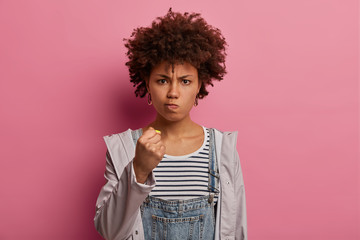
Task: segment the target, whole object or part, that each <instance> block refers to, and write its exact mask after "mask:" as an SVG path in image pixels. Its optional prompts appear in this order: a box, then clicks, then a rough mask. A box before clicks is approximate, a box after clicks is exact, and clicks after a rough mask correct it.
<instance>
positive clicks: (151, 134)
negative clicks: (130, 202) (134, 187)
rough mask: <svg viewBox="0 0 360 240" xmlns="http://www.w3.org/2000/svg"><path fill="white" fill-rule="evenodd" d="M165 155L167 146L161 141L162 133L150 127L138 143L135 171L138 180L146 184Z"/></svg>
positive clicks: (134, 163)
mask: <svg viewBox="0 0 360 240" xmlns="http://www.w3.org/2000/svg"><path fill="white" fill-rule="evenodd" d="M164 154H165V145H164V143H163V142H162V141H161V133H159V132H156V131H155V129H154V128H152V127H149V128H148V129H147V130H146V131H144V132H143V134H142V135H141V136H140V137H139V139H138V141H137V143H136V150H135V158H134V162H133V165H134V171H135V175H136V180H137V182H139V183H145V181H146V179H147V177H148V175H149V174H150V173H151V171H152V170H153V169H154V168H155V167H156V166H157V165H158V164H159V162H160V161H161V159H162V158H163V156H164Z"/></svg>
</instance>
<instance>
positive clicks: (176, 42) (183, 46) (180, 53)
mask: <svg viewBox="0 0 360 240" xmlns="http://www.w3.org/2000/svg"><path fill="white" fill-rule="evenodd" d="M123 40H124V41H125V47H126V48H127V49H128V51H127V53H126V55H127V56H128V58H129V61H128V62H126V66H128V68H129V74H130V78H131V80H130V81H131V82H132V83H134V85H133V86H134V87H135V86H137V88H136V90H135V95H136V96H140V97H144V96H145V95H146V93H147V88H146V81H145V79H147V78H148V77H149V76H150V73H151V70H152V68H153V67H154V66H156V65H157V64H159V63H161V62H162V61H167V62H169V63H170V64H171V65H172V66H173V67H174V64H175V63H183V62H188V63H190V64H192V65H193V66H194V67H195V68H197V70H198V79H199V83H200V84H201V88H200V91H199V94H198V95H197V97H198V98H199V99H202V98H204V97H205V96H206V95H208V94H209V92H208V91H207V90H206V86H207V85H211V86H214V85H213V83H212V80H213V79H216V80H219V81H220V80H222V79H223V76H224V75H225V74H226V73H227V72H226V66H225V56H226V52H225V46H226V45H227V43H226V41H225V38H224V37H223V36H222V34H221V31H220V30H219V29H218V28H215V27H212V26H210V25H209V24H207V22H206V21H205V20H204V19H203V18H202V17H201V16H200V14H199V13H191V14H189V13H188V12H185V13H184V14H181V13H178V12H172V10H171V8H170V9H169V11H168V13H167V14H166V15H165V16H164V17H157V18H156V19H155V20H154V21H153V22H152V24H151V27H139V28H136V29H134V30H133V32H132V34H131V37H130V38H129V39H125V38H124V39H123Z"/></svg>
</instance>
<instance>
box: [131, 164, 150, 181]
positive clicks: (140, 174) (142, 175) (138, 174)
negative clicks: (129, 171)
mask: <svg viewBox="0 0 360 240" xmlns="http://www.w3.org/2000/svg"><path fill="white" fill-rule="evenodd" d="M133 167H134V173H135V178H136V181H137V182H138V183H142V184H144V183H145V182H146V180H147V178H148V176H149V173H146V172H144V171H141V169H140V167H139V166H138V165H137V164H136V162H135V161H134V162H133Z"/></svg>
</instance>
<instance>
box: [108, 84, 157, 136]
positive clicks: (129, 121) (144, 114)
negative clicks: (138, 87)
mask: <svg viewBox="0 0 360 240" xmlns="http://www.w3.org/2000/svg"><path fill="white" fill-rule="evenodd" d="M134 91H135V87H131V88H126V89H120V90H119V89H115V90H114V91H111V93H110V94H112V97H111V102H112V104H113V106H112V109H114V115H113V116H112V117H114V118H115V119H117V122H119V124H120V123H121V126H120V128H121V129H123V131H125V130H127V129H128V128H131V129H133V130H134V129H137V128H141V127H145V126H146V125H148V124H149V123H150V122H152V121H154V120H155V117H156V111H155V109H154V107H153V105H148V103H147V95H146V96H145V97H144V98H140V97H136V96H135V93H134Z"/></svg>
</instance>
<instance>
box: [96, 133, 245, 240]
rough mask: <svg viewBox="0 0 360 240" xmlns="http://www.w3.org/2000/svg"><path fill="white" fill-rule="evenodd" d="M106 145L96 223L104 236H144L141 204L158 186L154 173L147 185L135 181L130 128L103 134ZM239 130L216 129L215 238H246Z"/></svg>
mask: <svg viewBox="0 0 360 240" xmlns="http://www.w3.org/2000/svg"><path fill="white" fill-rule="evenodd" d="M104 140H105V143H106V145H107V149H108V151H107V154H106V170H105V174H104V176H105V178H106V180H107V183H106V184H105V185H104V186H103V187H102V189H101V191H100V193H99V196H98V199H97V201H96V213H95V217H94V223H95V228H96V230H97V231H98V232H99V233H100V235H101V236H103V237H104V238H105V239H108V240H110V239H114V240H120V239H144V231H143V225H142V220H141V214H140V208H139V207H140V205H141V204H142V202H143V201H144V199H145V198H146V197H147V195H148V194H149V193H150V191H151V190H152V189H153V188H154V187H155V185H156V181H155V177H154V174H153V173H151V174H150V175H149V177H148V179H147V185H145V184H141V183H138V182H136V178H135V173H134V170H133V164H132V163H133V158H134V156H135V145H134V142H133V139H132V135H131V129H128V130H126V131H124V132H122V133H118V134H112V135H108V136H104ZM236 140H237V132H221V131H219V130H217V129H215V148H216V156H217V161H218V166H219V173H220V195H219V198H218V203H217V204H218V207H217V212H216V228H215V239H226V240H227V239H239V240H247V239H248V238H247V217H246V199H245V187H244V181H243V174H242V171H241V165H240V159H239V155H238V152H237V150H236Z"/></svg>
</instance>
